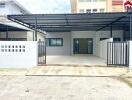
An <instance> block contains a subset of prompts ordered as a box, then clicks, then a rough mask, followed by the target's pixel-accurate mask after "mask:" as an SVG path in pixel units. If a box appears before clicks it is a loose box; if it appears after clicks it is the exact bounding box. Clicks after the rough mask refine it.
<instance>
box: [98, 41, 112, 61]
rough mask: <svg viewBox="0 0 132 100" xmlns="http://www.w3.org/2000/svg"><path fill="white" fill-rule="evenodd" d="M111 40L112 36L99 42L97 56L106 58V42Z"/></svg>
mask: <svg viewBox="0 0 132 100" xmlns="http://www.w3.org/2000/svg"><path fill="white" fill-rule="evenodd" d="M108 42H113V38H110V39H106V40H102V41H100V42H99V50H98V56H99V57H100V58H103V59H105V60H107V43H108Z"/></svg>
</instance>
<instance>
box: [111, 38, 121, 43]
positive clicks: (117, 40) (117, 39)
mask: <svg viewBox="0 0 132 100" xmlns="http://www.w3.org/2000/svg"><path fill="white" fill-rule="evenodd" d="M113 41H114V42H120V41H121V39H120V38H113Z"/></svg>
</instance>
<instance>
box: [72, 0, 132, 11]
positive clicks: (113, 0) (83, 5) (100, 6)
mask: <svg viewBox="0 0 132 100" xmlns="http://www.w3.org/2000/svg"><path fill="white" fill-rule="evenodd" d="M129 1H131V0H129ZM124 2H126V0H71V12H72V13H97V12H101V13H102V12H124V11H125V9H124Z"/></svg>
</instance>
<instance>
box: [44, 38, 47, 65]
mask: <svg viewBox="0 0 132 100" xmlns="http://www.w3.org/2000/svg"><path fill="white" fill-rule="evenodd" d="M44 38H45V40H44V41H45V64H46V63H47V62H46V60H47V59H46V36H44Z"/></svg>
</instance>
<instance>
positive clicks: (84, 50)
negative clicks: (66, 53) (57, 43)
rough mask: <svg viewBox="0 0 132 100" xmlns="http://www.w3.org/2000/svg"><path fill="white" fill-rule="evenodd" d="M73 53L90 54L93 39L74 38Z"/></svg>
mask: <svg viewBox="0 0 132 100" xmlns="http://www.w3.org/2000/svg"><path fill="white" fill-rule="evenodd" d="M73 53H74V54H92V53H93V39H92V38H74V39H73Z"/></svg>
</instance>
